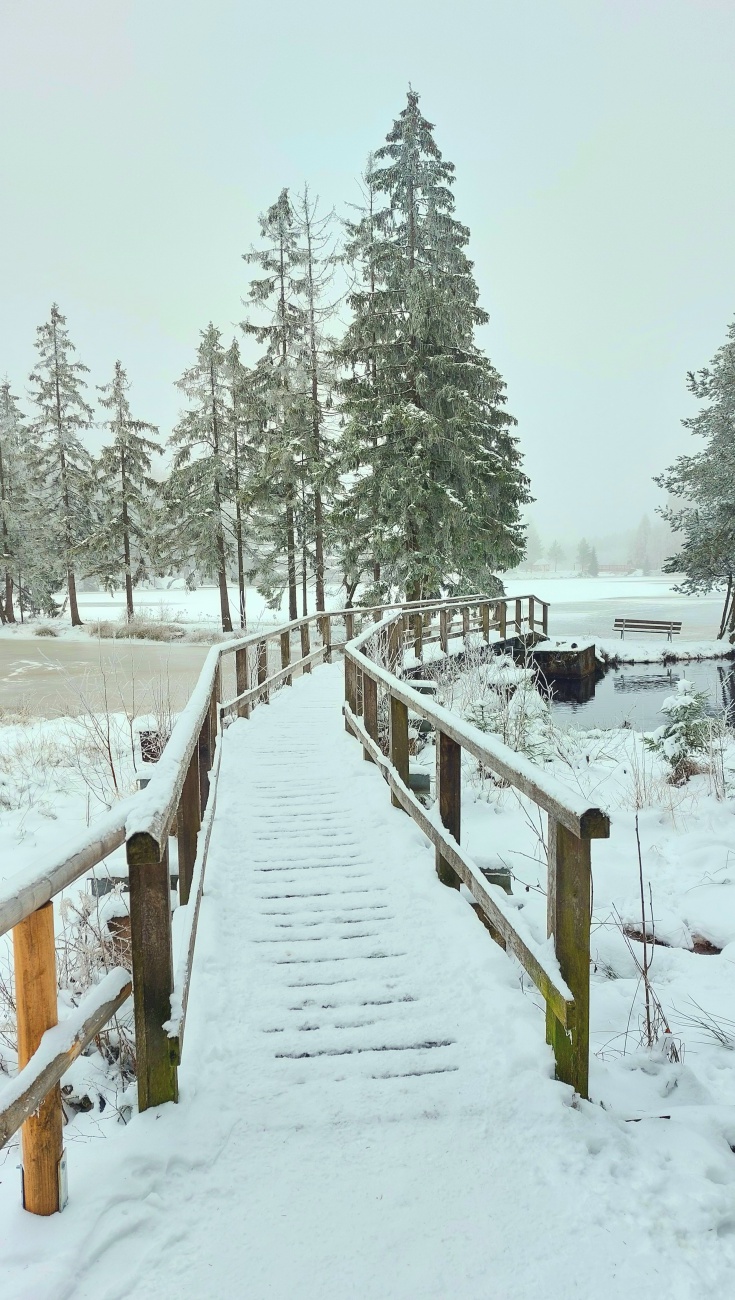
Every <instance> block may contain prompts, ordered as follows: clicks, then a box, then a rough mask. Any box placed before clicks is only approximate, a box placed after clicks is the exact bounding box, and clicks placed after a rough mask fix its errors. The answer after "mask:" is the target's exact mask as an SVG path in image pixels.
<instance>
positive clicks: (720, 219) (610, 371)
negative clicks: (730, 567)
mask: <svg viewBox="0 0 735 1300" xmlns="http://www.w3.org/2000/svg"><path fill="white" fill-rule="evenodd" d="M0 51H1V57H2V75H1V76H0V123H1V126H0V132H1V133H2V152H1V154H0V157H1V158H2V179H1V180H0V376H2V375H4V373H5V372H7V375H8V377H9V378H10V379H11V380H12V382H13V385H14V388H15V391H16V392H18V393H20V394H22V395H25V385H26V377H27V374H28V371H29V369H30V367H31V364H32V362H33V357H34V351H33V340H34V331H35V327H36V325H38V324H39V323H40V322H41V321H42V320H43V319H45V318H46V317H47V315H48V311H49V307H50V304H51V302H52V301H53V300H57V301H58V302H59V305H60V307H61V309H62V311H63V312H64V313H65V314H66V316H67V318H68V323H69V328H70V330H71V334H72V338H73V340H74V341H75V342H76V344H77V348H78V353H79V357H80V359H81V360H83V361H85V362H86V364H87V365H88V366H89V367H90V369H91V371H92V374H91V376H90V378H91V380H92V381H93V382H95V383H103V382H105V381H106V380H108V379H109V377H110V374H111V371H112V366H113V363H114V361H115V359H116V358H117V357H120V359H121V360H122V362H123V364H124V365H125V366H126V367H127V369H128V371H129V374H130V377H131V379H132V381H133V384H134V390H133V401H134V406H135V409H136V411H137V413H138V415H140V416H141V417H142V418H145V419H149V420H153V421H154V422H158V423H159V424H160V426H161V430H162V432H163V433H165V434H168V432H169V431H170V428H171V425H172V423H173V422H174V421H175V419H176V414H177V411H178V409H179V399H178V394H177V391H176V390H175V389H174V388H173V381H174V380H175V379H176V378H177V376H178V375H179V374H180V373H181V371H182V370H183V369H184V368H185V367H186V366H188V365H189V364H191V362H192V359H193V355H194V350H195V347H196V344H197V341H198V331H199V330H200V329H202V328H203V327H204V326H205V325H206V324H207V322H208V321H209V320H210V319H211V320H213V321H214V322H215V323H216V324H217V325H219V326H220V328H221V329H222V330H223V331H224V333H225V337H226V338H229V337H231V336H232V334H233V332H234V325H235V323H236V322H237V321H239V320H240V319H241V318H242V315H243V309H242V306H241V299H242V297H243V296H244V295H245V293H246V287H247V268H246V266H245V264H244V263H243V262H242V261H241V259H240V254H241V253H242V252H244V251H245V250H246V249H247V248H248V247H249V245H250V243H251V242H252V241H253V240H254V239H255V238H256V236H257V214H258V213H259V212H260V211H262V210H263V209H264V208H265V207H267V206H268V205H269V204H270V203H272V202H273V201H274V200H275V198H276V197H277V195H278V193H279V191H280V189H281V188H282V187H283V186H284V185H288V186H291V187H293V188H294V189H296V188H298V187H300V186H301V185H302V184H303V182H304V180H308V181H309V183H310V186H311V187H312V189H313V190H314V191H315V192H317V193H318V194H319V195H320V196H321V197H322V199H323V201H324V202H325V203H326V204H327V205H331V204H334V205H335V206H337V207H338V208H339V209H340V211H343V212H344V211H345V205H346V204H347V203H348V202H349V201H350V200H354V199H355V198H357V193H358V192H357V185H356V179H355V178H356V177H357V176H358V175H359V173H360V171H361V170H362V168H363V165H364V161H365V158H366V155H367V153H368V151H369V150H371V149H374V148H377V147H378V146H379V145H380V144H381V143H382V141H383V138H384V136H385V134H386V131H387V130H388V129H389V128H390V126H391V123H392V121H393V119H394V117H396V116H397V114H398V113H399V112H400V110H401V108H402V107H403V104H404V101H405V92H406V88H407V85H408V83H409V81H410V82H411V83H412V84H413V86H414V87H415V88H416V89H417V90H418V91H419V92H420V94H421V107H422V109H423V111H424V113H425V114H426V116H427V117H428V118H429V119H430V120H431V121H433V122H434V123H435V124H436V133H435V134H436V139H437V142H438V144H439V147H440V148H441V149H442V151H443V153H444V155H445V156H446V157H447V158H449V159H451V160H452V161H453V162H454V163H455V164H456V167H457V184H456V198H457V215H458V216H459V218H460V219H461V220H462V221H464V222H465V223H466V224H467V225H469V227H470V229H471V231H472V241H471V246H470V252H471V255H472V256H473V257H474V260H475V267H476V275H477V279H478V282H479V285H480V291H481V301H482V303H483V305H484V307H485V308H486V310H487V311H488V312H489V314H490V323H489V325H488V326H487V327H486V328H485V329H484V331H483V336H482V344H483V346H484V347H485V348H486V350H487V352H488V353H489V355H490V356H491V358H492V360H493V362H494V363H495V365H496V366H497V367H498V369H499V370H500V371H501V373H502V374H503V375H504V377H505V379H506V381H507V385H508V397H509V409H510V410H511V411H512V412H513V413H514V414H515V415H516V416H517V418H518V421H519V430H518V431H519V435H520V439H521V444H522V448H523V451H524V455H525V458H526V468H527V471H528V473H529V475H530V477H531V481H532V488H533V492H534V495H535V497H536V498H537V502H536V505H535V506H534V507H533V511H532V517H533V519H534V521H535V523H536V525H537V527H538V528H539V530H540V531H541V533H542V535H544V536H545V538H546V539H547V540H549V539H550V538H551V536H553V535H555V534H559V535H561V536H564V537H570V536H574V535H575V534H577V535H579V534H582V533H592V534H594V533H598V534H599V533H602V532H605V531H609V530H610V529H615V528H618V527H621V528H623V527H629V526H633V525H635V524H636V523H637V522H638V519H639V518H640V516H641V515H642V514H643V512H644V511H652V510H653V508H654V507H655V505H656V504H657V502H658V501H659V499H660V497H659V492H658V489H656V488H655V487H654V485H653V484H652V483H651V475H652V474H654V473H656V472H658V471H660V470H661V469H662V468H664V466H665V465H667V464H668V463H669V462H670V461H671V460H672V458H673V457H674V456H675V455H676V454H678V453H679V452H681V451H683V450H686V449H687V446H688V443H689V442H691V436H690V435H689V434H687V433H686V431H684V430H682V429H681V427H680V424H679V421H680V419H681V417H682V416H683V415H686V414H687V413H689V412H690V411H691V409H692V405H691V399H690V398H689V396H688V394H687V393H686V388H685V375H686V371H687V370H688V369H693V368H697V367H699V366H701V365H704V364H706V363H707V362H708V360H709V359H710V358H711V357H712V355H713V353H714V352H715V350H716V349H717V347H719V346H720V344H721V343H722V342H723V341H724V337H725V331H726V327H727V324H728V322H729V321H730V320H731V319H732V317H733V315H734V314H735V184H734V183H733V159H734V157H735V135H734V131H733V128H734V126H735V89H734V86H735V78H734V77H733V69H734V68H735V0H443V2H439V0H371V2H370V3H369V4H363V3H359V4H358V3H355V2H354V0H309V3H305V2H304V0H280V3H279V4H267V3H264V2H263V0H258V2H257V3H254V2H253V0H175V2H174V0H172V2H170V3H169V2H161V0H140V2H131V0H116V3H114V4H113V3H111V2H110V0H0Z"/></svg>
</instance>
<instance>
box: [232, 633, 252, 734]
mask: <svg viewBox="0 0 735 1300" xmlns="http://www.w3.org/2000/svg"><path fill="white" fill-rule="evenodd" d="M247 689H248V648H247V646H245V647H244V648H243V649H242V650H236V651H235V694H236V695H244V694H245V691H246V690H247ZM237 716H238V717H239V718H249V717H250V705H249V704H240V705H238V709H237Z"/></svg>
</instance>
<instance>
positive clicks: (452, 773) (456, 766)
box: [436, 731, 462, 889]
mask: <svg viewBox="0 0 735 1300" xmlns="http://www.w3.org/2000/svg"><path fill="white" fill-rule="evenodd" d="M436 784H437V790H438V795H439V816H440V818H441V822H442V826H446V828H447V830H448V832H449V834H450V835H451V836H452V838H453V839H454V840H456V842H457V844H459V839H460V835H459V832H460V821H461V809H462V748H461V746H460V745H458V744H457V742H456V741H455V740H452V738H451V736H447V735H446V734H445V732H443V731H440V732H439V734H438V736H437V746H436ZM436 874H437V875H438V877H439V879H440V880H441V882H442V884H443V885H449V886H450V887H451V888H452V889H459V877H458V876H457V874H456V872H454V871H453V870H452V868H451V866H450V865H449V863H448V862H447V859H446V858H445V857H444V856H443V854H442V851H441V849H440V848H438V849H437V851H436Z"/></svg>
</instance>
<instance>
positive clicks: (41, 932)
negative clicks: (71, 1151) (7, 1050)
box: [13, 901, 63, 1215]
mask: <svg viewBox="0 0 735 1300" xmlns="http://www.w3.org/2000/svg"><path fill="white" fill-rule="evenodd" d="M13 958H14V965H15V1001H16V1009H17V1016H18V1069H19V1070H22V1069H23V1066H24V1065H27V1064H28V1062H29V1060H30V1059H31V1057H32V1056H33V1053H34V1052H35V1051H36V1048H37V1047H38V1045H39V1043H40V1041H41V1039H42V1037H43V1035H44V1034H45V1032H46V1030H47V1029H51V1028H52V1026H53V1025H55V1024H56V1023H57V1021H58V1011H57V993H56V944H55V941H54V905H53V903H52V902H50V901H49V902H48V903H44V905H43V907H39V908H38V910H37V911H36V912H31V914H30V916H27V917H26V919H25V920H24V921H21V922H20V925H16V927H15V929H14V930H13ZM62 1128H63V1115H62V1110H61V1085H60V1084H58V1083H57V1084H56V1085H55V1087H53V1088H52V1089H51V1091H50V1092H49V1094H48V1096H47V1097H46V1099H45V1100H44V1101H42V1102H41V1105H40V1106H39V1108H38V1110H37V1111H36V1112H35V1114H33V1115H31V1116H29V1118H28V1119H27V1120H26V1121H25V1123H24V1124H23V1128H22V1131H21V1142H22V1150H23V1205H24V1206H25V1208H26V1210H29V1211H30V1213H31V1214H44V1215H46V1214H55V1213H56V1211H57V1210H60V1209H63V1206H62V1204H61V1200H60V1168H59V1167H60V1164H61V1160H62V1156H63V1137H62Z"/></svg>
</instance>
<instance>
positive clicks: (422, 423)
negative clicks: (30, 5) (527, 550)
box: [340, 91, 529, 598]
mask: <svg viewBox="0 0 735 1300" xmlns="http://www.w3.org/2000/svg"><path fill="white" fill-rule="evenodd" d="M432 132H433V127H432V124H431V123H430V122H428V121H427V120H426V119H425V118H424V117H423V116H422V114H421V112H420V111H419V103H418V95H417V94H416V93H415V92H414V91H409V94H408V101H407V105H406V107H405V109H404V110H403V112H402V113H401V115H400V117H399V118H398V120H397V121H396V122H395V123H394V125H393V128H392V130H391V131H390V132H389V134H388V137H387V139H386V143H385V145H384V146H383V147H382V148H381V149H379V150H378V151H377V153H376V154H375V158H374V162H373V165H372V167H371V168H370V170H369V172H368V176H367V181H368V186H369V189H370V191H371V192H372V193H373V194H374V195H376V196H378V198H379V199H380V196H382V198H383V203H382V206H377V207H376V209H375V210H374V211H372V212H371V213H370V214H369V215H366V216H365V218H364V219H363V222H362V224H361V225H360V226H359V228H358V231H357V233H356V235H355V236H353V240H354V239H356V240H357V241H358V244H361V248H359V252H360V255H361V258H362V264H363V265H362V275H361V283H360V284H358V285H357V286H356V288H355V290H354V291H353V293H352V295H351V305H352V309H353V317H352V321H351V323H350V326H349V328H348V331H347V334H346V337H345V340H344V343H343V346H342V348H341V350H340V354H341V358H342V361H343V363H344V365H345V367H346V368H347V370H348V374H347V377H346V378H345V380H344V382H343V384H342V393H343V399H344V403H343V412H344V415H345V418H346V427H345V438H344V449H345V466H346V468H347V469H351V470H353V471H354V477H353V480H352V483H351V486H350V491H349V496H348V502H347V505H346V510H347V511H348V512H349V511H351V513H352V515H353V517H354V518H355V519H357V520H361V521H369V529H370V533H371V538H372V550H373V562H374V564H375V565H376V566H378V565H379V566H380V571H381V576H382V580H384V581H390V582H392V583H395V584H396V585H398V586H399V587H401V588H402V589H404V590H405V592H406V595H407V596H408V597H410V598H418V597H420V596H422V595H426V594H428V593H429V592H432V591H436V590H437V589H438V588H439V587H441V586H450V587H453V588H458V587H461V586H464V587H465V588H467V587H473V588H474V587H477V586H482V587H484V588H487V586H488V585H489V583H490V582H491V581H492V578H493V576H494V574H495V573H497V571H498V570H499V569H503V568H506V567H509V566H511V565H513V564H514V563H517V561H518V559H519V558H520V556H521V554H522V550H523V529H522V525H521V522H520V507H521V506H522V505H523V504H525V503H526V502H527V501H528V500H529V494H528V482H527V479H526V478H525V476H524V474H523V473H522V470H521V463H520V455H519V452H518V447H517V440H516V439H515V437H514V436H513V435H512V433H511V428H512V426H513V425H514V424H515V421H514V419H513V417H512V416H510V415H509V414H508V413H507V411H506V410H505V409H504V408H505V386H504V384H503V381H502V379H501V377H500V375H499V374H498V372H497V370H496V369H495V368H494V366H493V365H492V364H491V363H490V361H489V360H488V359H487V358H486V357H485V356H484V355H483V353H482V352H481V351H480V349H479V347H478V346H477V344H476V342H475V330H476V329H477V327H478V326H480V325H482V324H483V323H484V322H485V321H486V320H487V315H486V313H485V312H484V311H483V310H482V309H481V308H480V306H479V305H478V290H477V285H476V283H475V280H474V277H473V275H472V263H471V262H470V261H469V259H468V257H467V255H466V252H465V249H466V246H467V243H468V241H469V231H468V230H467V228H466V227H465V226H463V225H461V224H460V223H459V222H458V221H457V220H456V218H455V217H454V215H453V214H454V197H453V195H452V191H451V186H452V184H453V182H454V167H453V165H452V164H451V163H449V162H446V161H445V160H444V159H443V158H442V155H441V153H440V151H439V149H438V147H437V145H436V143H435V141H434V137H433V134H432ZM343 516H344V511H343Z"/></svg>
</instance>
